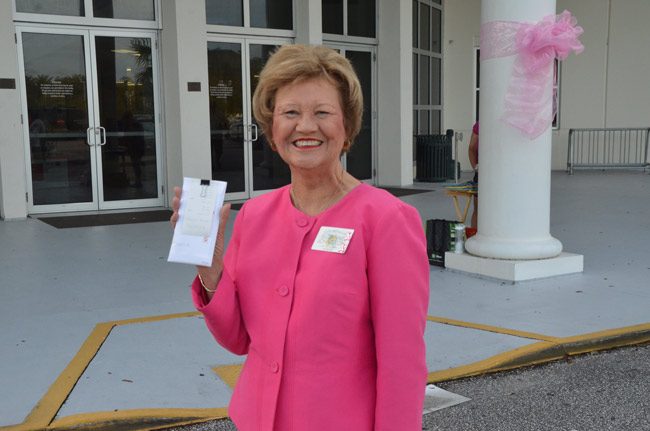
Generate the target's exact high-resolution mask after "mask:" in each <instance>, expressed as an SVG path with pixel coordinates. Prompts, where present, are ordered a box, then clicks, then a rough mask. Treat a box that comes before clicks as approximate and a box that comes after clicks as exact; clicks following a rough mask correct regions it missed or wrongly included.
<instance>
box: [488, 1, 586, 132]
mask: <svg viewBox="0 0 650 431" xmlns="http://www.w3.org/2000/svg"><path fill="white" fill-rule="evenodd" d="M582 32H583V30H582V27H580V26H577V25H576V19H575V17H573V16H572V15H571V12H569V11H566V10H565V11H564V12H562V13H561V14H560V15H557V16H555V15H550V16H547V17H545V18H543V19H542V20H541V21H539V22H538V23H535V24H531V23H525V22H514V21H492V22H487V23H485V24H483V25H482V26H481V60H487V59H490V58H497V57H509V56H511V55H516V56H517V58H516V59H515V63H514V66H513V70H512V75H511V76H510V83H509V84H508V89H507V91H506V95H505V103H504V113H503V116H502V117H501V120H502V121H504V122H505V123H506V124H508V125H510V126H512V127H515V128H516V129H519V130H520V131H521V132H522V133H523V134H524V135H526V136H528V137H529V138H530V139H534V138H536V137H538V136H539V135H541V134H542V133H543V132H544V131H545V130H546V129H548V127H549V126H550V125H551V122H552V121H553V117H554V116H555V111H556V106H557V104H556V101H555V94H554V91H552V90H551V89H550V88H549V87H552V86H553V80H554V68H553V62H554V60H555V59H556V58H557V59H559V60H564V59H565V58H567V57H568V56H569V54H570V53H571V51H574V52H575V53H576V54H579V53H581V52H582V51H583V50H584V46H583V45H582V43H580V41H579V40H578V36H580V35H581V34H582ZM551 98H553V100H549V99H551Z"/></svg>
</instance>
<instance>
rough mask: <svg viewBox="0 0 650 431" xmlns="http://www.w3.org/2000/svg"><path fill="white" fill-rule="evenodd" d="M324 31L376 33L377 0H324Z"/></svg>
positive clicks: (359, 35)
mask: <svg viewBox="0 0 650 431" xmlns="http://www.w3.org/2000/svg"><path fill="white" fill-rule="evenodd" d="M321 7H322V9H321V10H322V15H323V33H328V34H339V35H344V36H358V37H371V38H374V37H375V35H376V25H377V13H376V0H322V6H321Z"/></svg>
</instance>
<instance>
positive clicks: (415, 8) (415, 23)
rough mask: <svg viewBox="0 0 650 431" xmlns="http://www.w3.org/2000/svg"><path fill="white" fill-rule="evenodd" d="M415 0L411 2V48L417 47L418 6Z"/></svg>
mask: <svg viewBox="0 0 650 431" xmlns="http://www.w3.org/2000/svg"><path fill="white" fill-rule="evenodd" d="M419 4H420V3H419V2H418V1H417V0H413V12H412V13H413V48H417V47H418V34H419V33H418V5H419Z"/></svg>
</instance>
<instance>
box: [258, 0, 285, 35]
mask: <svg viewBox="0 0 650 431" xmlns="http://www.w3.org/2000/svg"><path fill="white" fill-rule="evenodd" d="M250 10H251V12H250V14H251V27H258V28H275V29H279V30H292V29H293V0H250Z"/></svg>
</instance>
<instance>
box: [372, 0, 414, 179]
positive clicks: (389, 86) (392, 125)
mask: <svg viewBox="0 0 650 431" xmlns="http://www.w3.org/2000/svg"><path fill="white" fill-rule="evenodd" d="M377 4H378V10H379V25H378V26H377V38H378V39H379V46H378V53H377V69H378V74H377V75H378V78H377V79H378V82H377V93H378V94H377V97H378V116H379V118H378V121H377V124H378V126H377V129H378V130H377V131H378V133H377V152H378V157H377V160H378V169H377V172H378V178H377V181H378V183H379V184H380V185H407V184H413V64H412V63H413V45H412V37H413V34H412V33H413V23H412V21H413V12H412V10H413V7H412V6H413V5H412V2H411V1H404V0H399V1H396V0H378V1H377Z"/></svg>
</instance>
